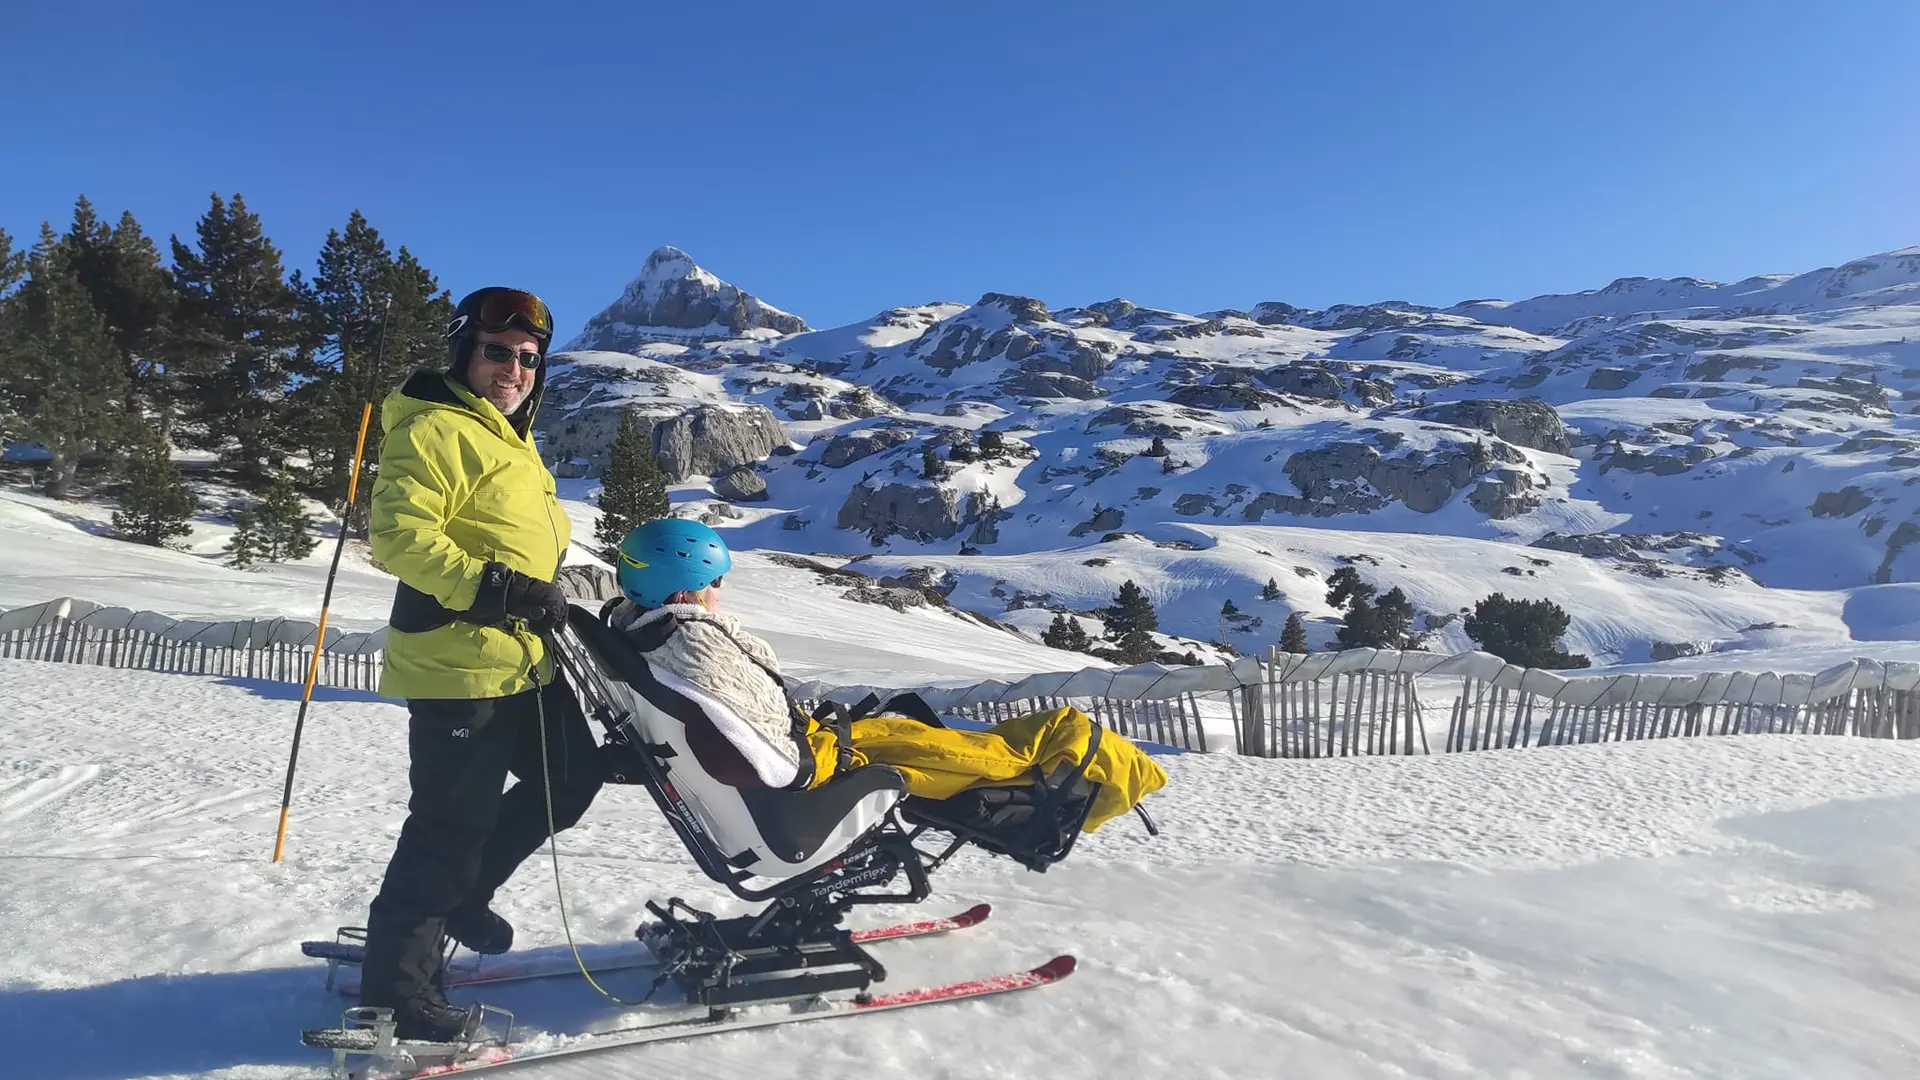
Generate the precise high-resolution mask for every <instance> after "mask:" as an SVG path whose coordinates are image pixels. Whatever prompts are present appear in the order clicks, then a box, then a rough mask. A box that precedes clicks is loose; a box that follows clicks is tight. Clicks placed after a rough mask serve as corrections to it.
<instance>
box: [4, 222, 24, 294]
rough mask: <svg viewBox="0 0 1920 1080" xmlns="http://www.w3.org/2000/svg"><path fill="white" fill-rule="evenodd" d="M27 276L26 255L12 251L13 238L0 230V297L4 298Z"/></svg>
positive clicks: (5, 231)
mask: <svg viewBox="0 0 1920 1080" xmlns="http://www.w3.org/2000/svg"><path fill="white" fill-rule="evenodd" d="M26 274H27V254H26V252H24V251H15V250H13V237H11V236H8V235H7V230H5V229H0V297H5V296H6V295H7V293H9V292H11V291H12V289H13V287H14V286H15V285H17V284H19V283H20V279H21V278H23V277H25V276H26Z"/></svg>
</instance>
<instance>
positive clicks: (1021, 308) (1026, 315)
mask: <svg viewBox="0 0 1920 1080" xmlns="http://www.w3.org/2000/svg"><path fill="white" fill-rule="evenodd" d="M974 306H975V307H983V308H999V309H1001V310H1002V311H1005V312H1007V313H1008V314H1010V315H1012V316H1013V320H1014V321H1015V322H1023V323H1043V322H1048V321H1050V320H1051V319H1052V318H1053V316H1052V314H1050V313H1049V312H1048V311H1047V305H1046V304H1045V302H1043V301H1040V300H1036V299H1034V298H1033V297H1031V296H1014V295H1011V294H1009V293H994V292H990V293H987V294H985V295H983V296H981V297H980V302H979V303H977V304H975V305H974Z"/></svg>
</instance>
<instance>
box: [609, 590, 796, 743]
mask: <svg viewBox="0 0 1920 1080" xmlns="http://www.w3.org/2000/svg"><path fill="white" fill-rule="evenodd" d="M663 619H668V620H672V621H673V622H674V623H675V624H676V625H675V628H674V631H673V633H671V634H669V635H667V639H666V640H665V641H664V642H662V643H661V645H660V646H659V647H658V648H655V649H651V650H642V651H641V655H642V656H644V657H646V659H647V662H648V663H649V664H653V665H655V666H657V667H659V668H660V669H662V670H665V671H670V672H672V673H674V674H675V675H678V676H680V677H681V678H682V679H685V680H686V681H687V682H689V683H692V684H693V685H694V686H696V687H698V688H699V689H701V690H703V691H705V692H706V693H707V694H709V695H711V696H712V697H714V698H715V699H717V700H718V701H719V702H720V703H721V704H723V705H725V706H726V707H727V708H728V709H729V710H731V711H732V712H733V713H734V714H735V715H736V716H738V717H739V718H740V719H741V720H744V721H746V723H747V724H748V725H749V726H751V727H752V728H753V730H754V731H755V733H757V734H758V735H760V736H761V737H762V738H764V739H765V740H766V741H767V743H768V744H769V746H770V747H771V748H773V749H774V750H776V751H777V752H778V753H779V754H780V755H781V757H782V758H783V759H784V760H785V761H786V762H787V764H788V765H789V766H790V767H792V768H798V766H799V763H800V753H801V751H800V745H799V743H798V742H797V741H796V740H795V739H794V737H793V734H792V732H793V724H792V720H791V719H790V715H791V714H789V713H788V711H787V695H786V689H785V687H783V686H782V685H781V684H780V683H779V682H777V681H776V680H775V678H774V676H772V675H769V674H768V673H767V671H768V670H769V669H771V670H772V671H775V672H778V671H779V670H780V661H779V658H778V657H776V656H774V655H773V647H772V646H770V645H768V644H767V643H766V642H765V641H763V640H761V639H760V638H757V637H754V636H753V635H752V634H750V633H748V632H747V631H745V630H743V629H741V627H740V622H739V620H738V619H735V618H734V617H733V616H731V615H723V614H721V613H719V612H715V611H708V610H707V609H706V608H703V607H701V606H700V605H698V604H668V605H667V606H665V607H659V608H654V609H653V610H651V611H647V612H641V611H640V610H639V609H638V608H635V607H634V606H633V605H631V604H622V605H621V606H620V607H619V609H617V610H616V611H615V613H614V617H613V619H612V620H611V621H612V623H613V625H614V626H615V627H617V628H618V629H620V630H622V631H625V632H627V633H629V634H631V633H633V632H635V631H638V630H641V629H643V628H645V627H649V626H652V625H653V624H654V623H657V622H659V621H661V620H663ZM755 660H758V661H759V664H756V663H754V661H755ZM760 665H765V667H764V668H763V667H761V666H760ZM756 756H757V755H756ZM765 771H766V770H762V774H763V778H766V779H768V780H771V779H772V778H771V777H765Z"/></svg>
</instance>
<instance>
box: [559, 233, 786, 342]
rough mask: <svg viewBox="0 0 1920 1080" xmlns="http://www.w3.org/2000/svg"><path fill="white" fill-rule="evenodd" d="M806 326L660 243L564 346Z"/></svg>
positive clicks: (710, 337) (776, 332) (712, 337)
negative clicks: (609, 301) (616, 294)
mask: <svg viewBox="0 0 1920 1080" xmlns="http://www.w3.org/2000/svg"><path fill="white" fill-rule="evenodd" d="M806 330H807V324H806V321H805V320H803V319H801V318H800V317H799V316H797V315H790V314H788V313H787V312H784V311H781V310H780V309H779V308H776V307H774V306H773V305H771V304H768V303H767V302H766V301H764V300H761V299H760V298H759V297H757V296H754V295H753V294H752V293H749V292H746V291H744V290H742V289H740V288H739V287H737V286H735V285H732V284H729V283H728V282H725V281H722V280H721V279H720V278H718V277H716V276H715V275H714V274H712V273H710V272H708V271H707V270H705V269H703V268H702V267H701V266H700V264H698V263H696V262H694V260H693V257H692V256H690V255H688V254H687V253H686V252H684V251H681V250H680V249H679V248H676V247H667V246H662V247H659V248H655V249H654V251H653V254H651V255H649V256H647V261H646V265H645V266H643V267H642V268H641V271H640V275H639V276H638V277H636V278H634V279H633V280H632V281H630V282H628V283H627V287H626V289H625V290H623V291H622V292H621V294H620V298H619V299H618V300H615V301H614V302H613V303H612V304H611V305H609V306H608V307H607V309H606V310H605V311H602V312H601V313H600V314H598V315H595V316H594V317H593V318H592V319H591V320H590V321H589V322H588V323H587V326H586V329H584V330H582V331H581V332H580V334H579V335H578V336H577V337H575V338H574V339H573V340H572V341H570V342H568V343H567V346H566V348H567V349H568V350H585V349H600V350H606V351H611V352H630V351H632V350H633V349H635V348H637V347H639V346H641V345H644V344H646V343H648V342H653V341H671V342H679V343H683V344H693V343H699V342H704V341H719V340H724V339H727V338H739V337H755V336H785V335H787V334H799V333H805V332H806ZM756 331H758V332H760V333H756ZM767 332H771V335H768V334H767Z"/></svg>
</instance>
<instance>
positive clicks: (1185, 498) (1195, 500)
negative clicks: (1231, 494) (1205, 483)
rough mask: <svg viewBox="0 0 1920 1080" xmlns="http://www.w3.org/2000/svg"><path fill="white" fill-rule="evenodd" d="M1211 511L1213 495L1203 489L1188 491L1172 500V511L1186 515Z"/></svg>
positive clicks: (1190, 515) (1191, 515)
mask: <svg viewBox="0 0 1920 1080" xmlns="http://www.w3.org/2000/svg"><path fill="white" fill-rule="evenodd" d="M1212 511H1213V496H1211V495H1208V494H1207V493H1205V492H1203V491H1189V492H1187V493H1186V494H1185V495H1182V496H1180V497H1179V498H1177V499H1175V500H1173V512H1174V513H1176V514H1182V515H1185V516H1187V517H1193V516H1195V515H1197V514H1207V513H1212Z"/></svg>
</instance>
